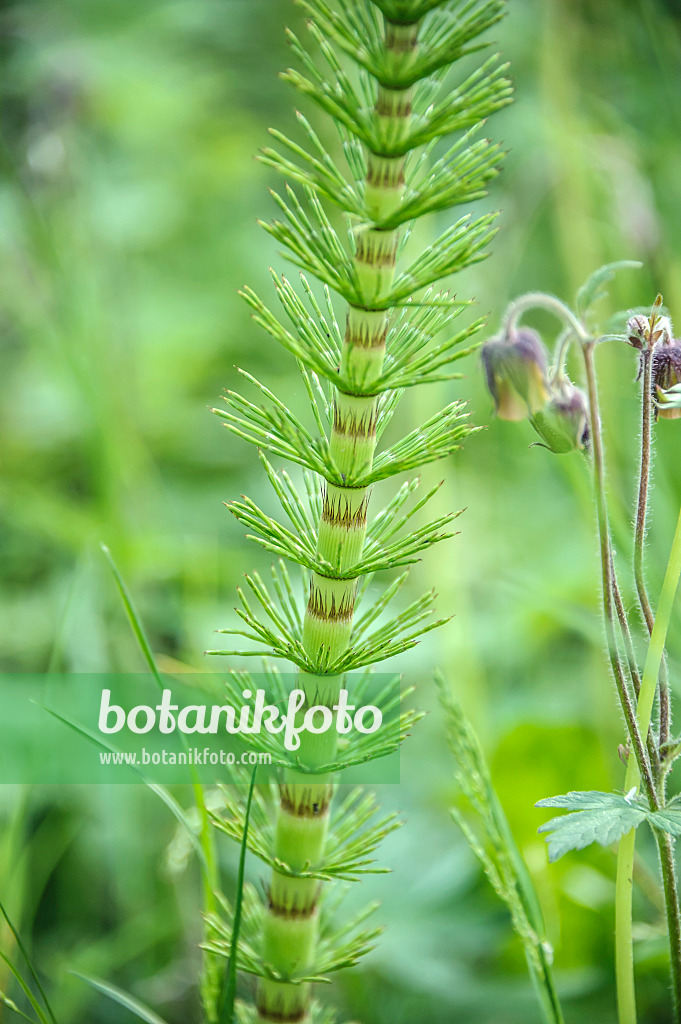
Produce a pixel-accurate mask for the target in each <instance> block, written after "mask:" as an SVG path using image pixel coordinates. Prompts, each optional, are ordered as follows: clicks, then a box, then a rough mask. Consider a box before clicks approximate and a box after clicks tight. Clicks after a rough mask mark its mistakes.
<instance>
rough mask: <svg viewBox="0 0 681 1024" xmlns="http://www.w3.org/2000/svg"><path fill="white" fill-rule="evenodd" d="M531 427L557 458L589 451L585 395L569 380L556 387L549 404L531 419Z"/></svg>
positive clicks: (587, 414)
mask: <svg viewBox="0 0 681 1024" xmlns="http://www.w3.org/2000/svg"><path fill="white" fill-rule="evenodd" d="M530 423H531V424H532V426H533V427H534V429H535V430H536V431H537V433H538V434H539V436H540V437H541V439H542V441H543V443H544V445H545V446H546V447H547V448H548V449H549V451H552V452H553V453H554V455H567V454H568V453H569V452H576V451H581V450H583V449H584V448H587V447H588V444H589V411H588V406H587V401H586V395H585V394H584V392H583V391H582V390H581V389H580V388H577V387H575V386H574V384H571V383H570V381H569V380H563V381H561V382H560V383H559V384H557V385H556V386H555V387H554V389H553V390H552V394H551V398H550V400H549V402H548V404H547V405H546V407H545V408H544V409H540V410H539V412H537V413H535V414H534V416H532V417H531V418H530Z"/></svg>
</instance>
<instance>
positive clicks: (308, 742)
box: [257, 24, 418, 1024]
mask: <svg viewBox="0 0 681 1024" xmlns="http://www.w3.org/2000/svg"><path fill="white" fill-rule="evenodd" d="M417 34H418V26H417V25H410V26H392V25H390V24H387V25H386V35H385V40H386V42H385V45H386V49H387V50H388V52H389V53H390V54H391V55H392V56H393V59H394V60H395V61H404V60H408V59H409V57H410V55H411V54H412V53H413V52H415V48H416V45H417V43H416V41H417ZM410 113H411V91H410V90H407V91H403V92H399V91H389V90H383V89H380V88H379V92H378V97H377V101H376V108H375V116H376V117H378V118H381V119H383V120H385V121H386V124H387V125H388V127H389V130H390V132H391V135H392V137H400V134H401V133H404V132H406V131H407V130H408V123H409V117H410ZM403 192H404V158H403V157H400V158H385V157H382V156H380V155H375V154H369V156H368V171H367V180H366V193H365V194H366V203H367V208H368V211H369V215H370V217H371V220H372V222H373V223H376V222H378V221H380V220H381V219H382V218H384V217H385V216H386V215H387V214H388V213H391V212H392V211H394V210H395V209H396V208H397V207H399V205H400V203H401V201H402V196H403ZM398 241H399V238H398V232H397V231H382V230H380V229H378V228H375V227H374V226H373V224H369V225H368V226H363V227H361V228H360V229H359V230H358V232H357V234H356V237H355V245H356V253H355V269H356V273H357V280H358V282H359V285H360V289H361V293H362V296H363V297H364V305H363V306H361V307H359V306H357V307H355V306H351V307H350V308H349V309H348V314H347V324H346V331H345V337H344V341H343V349H342V354H341V370H342V372H343V374H344V376H345V378H346V379H350V380H352V381H355V382H356V386H357V392H358V393H357V394H349V393H345V392H342V391H338V390H337V391H336V392H335V395H334V400H333V422H332V425H331V437H330V447H331V454H332V456H333V459H334V462H335V464H336V466H337V468H338V470H339V472H340V473H341V475H342V476H343V477H345V476H348V475H349V474H353V475H354V476H356V475H357V474H358V473H360V472H361V471H367V470H370V469H371V466H372V463H373V458H374V451H375V448H376V428H377V420H378V415H379V397H378V395H367V394H366V392H367V391H370V390H371V386H372V384H373V382H374V381H375V380H377V378H378V377H379V376H380V374H381V372H382V369H383V362H384V358H385V342H386V336H387V333H388V320H389V316H390V312H389V311H387V310H383V309H376V308H373V307H375V306H380V305H381V304H382V302H383V297H384V296H385V294H386V292H387V291H388V290H389V288H390V286H391V284H392V281H393V277H394V274H395V263H396V259H397V245H398ZM362 392H363V393H362ZM368 503H369V489H368V488H366V487H344V486H340V485H339V484H338V483H330V482H328V481H324V482H323V486H322V514H321V521H320V526H319V534H318V538H317V553H318V554H319V555H320V556H321V557H322V558H323V559H324V560H325V561H327V562H329V563H330V564H332V565H334V566H337V568H338V572H339V573H343V574H345V573H347V572H348V571H351V569H352V566H353V565H355V564H356V563H357V562H358V561H359V559H360V558H361V555H362V551H363V548H364V541H365V537H366V525H367V507H368ZM356 594H357V579H344V578H340V577H334V576H324V575H321V574H320V573H314V574H313V576H312V580H311V583H310V596H309V601H308V605H307V609H306V613H305V619H304V624H303V644H304V646H305V649H306V651H307V653H308V655H309V656H310V658H311V660H313V661H317V662H321V663H322V664H323V663H324V662H325V661H326V662H327V663H331V662H333V661H334V660H336V659H337V658H338V657H339V656H340V655H342V654H343V652H344V651H346V650H347V648H348V646H349V644H350V637H351V634H352V621H353V614H354V609H355V600H356ZM342 681H343V679H342V677H341V676H329V675H310V674H308V673H304V672H301V674H300V676H299V686H300V688H301V689H302V690H304V692H305V696H306V702H305V704H304V705H303V708H302V709H301V712H300V714H301V715H302V714H304V712H305V709H306V707H309V706H312V705H323V706H325V707H327V708H333V705H334V704H336V703H337V702H338V697H339V692H340V689H341V686H342ZM298 755H299V757H300V761H301V763H303V764H305V765H306V766H315V765H318V766H321V765H324V764H329V763H332V762H333V761H335V759H336V736H335V733H334V732H333V731H331V730H329V731H328V732H324V733H320V734H317V735H314V734H309V733H307V732H305V733H302V734H301V746H300V750H299V751H298ZM331 799H332V779H331V778H330V776H328V775H319V774H316V775H315V774H309V773H304V772H302V771H297V772H294V771H289V772H287V774H286V777H285V779H284V782H283V784H282V786H281V802H280V806H279V810H278V815H277V825H276V838H275V849H274V853H275V856H276V857H277V858H278V859H280V860H281V861H283V862H284V863H286V864H287V865H288V866H289V868H290V869H292V870H293V871H294V872H296V871H297V872H302V871H304V870H305V869H307V868H309V867H310V866H311V865H315V864H318V863H319V862H320V860H321V859H322V856H323V852H324V847H325V842H326V836H327V831H328V822H329V814H330V807H331ZM320 889H321V883H320V882H319V881H317V880H316V879H311V878H300V877H295V875H294V876H293V877H292V876H291V875H290V874H283V873H281V872H278V871H276V870H273V872H272V878H271V882H270V890H269V900H268V906H267V908H266V914H265V922H264V950H263V959H264V961H265V962H266V963H267V964H268V965H269V966H270V967H271V968H273V969H274V971H276V973H277V974H278V975H279V976H280V977H281V979H282V980H276V981H275V980H268V979H263V980H262V981H261V982H260V985H259V988H258V995H257V1009H258V1019H259V1020H260V1021H261V1022H270V1024H272V1022H278V1024H286V1022H295V1021H301V1022H305V1021H307V1020H308V1019H309V1010H310V985H309V984H308V983H306V982H302V983H297V982H295V981H294V980H292V981H289V980H287V979H289V978H290V979H295V978H296V977H300V976H301V975H304V974H305V973H307V972H309V971H310V969H311V968H312V966H313V964H314V954H315V950H316V946H317V941H318V933H319V919H318V918H319V915H318V907H319V898H320Z"/></svg>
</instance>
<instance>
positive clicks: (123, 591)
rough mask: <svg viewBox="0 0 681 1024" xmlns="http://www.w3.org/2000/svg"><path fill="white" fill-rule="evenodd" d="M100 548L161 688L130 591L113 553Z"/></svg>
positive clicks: (158, 675) (158, 674)
mask: <svg viewBox="0 0 681 1024" xmlns="http://www.w3.org/2000/svg"><path fill="white" fill-rule="evenodd" d="M100 548H101V549H102V554H103V555H104V557H105V558H106V560H107V562H108V564H109V568H110V569H111V572H112V573H113V576H114V579H115V580H116V585H117V587H118V590H119V593H120V595H121V600H122V601H123V604H124V605H125V610H126V612H127V613H128V618H129V620H130V625H131V626H132V631H133V633H134V634H135V636H136V637H137V642H138V644H139V645H140V650H141V651H142V654H143V655H144V659H145V661H146V663H147V665H148V666H149V669H150V671H151V672H152V673H153V675H154V677H155V678H156V682H157V683H158V685H159V686H160V687H161V689H163V686H164V683H163V678H162V676H161V673H160V672H159V670H158V665H157V664H156V659H155V658H154V653H153V651H152V649H151V645H150V643H149V640H148V639H147V634H146V632H145V630H144V626H143V625H142V620H141V619H140V617H139V615H138V614H137V610H136V608H135V605H134V604H133V600H132V597H131V595H130V591H129V590H128V588H127V586H126V584H125V580H124V579H123V577H122V576H121V574H120V572H119V570H118V566H117V565H116V563H115V562H114V559H113V555H112V554H111V552H110V551H109V549H108V547H107V546H106V544H100Z"/></svg>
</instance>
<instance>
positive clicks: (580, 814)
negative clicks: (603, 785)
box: [536, 790, 648, 861]
mask: <svg viewBox="0 0 681 1024" xmlns="http://www.w3.org/2000/svg"><path fill="white" fill-rule="evenodd" d="M536 806H537V807H562V808H565V809H566V810H568V811H571V813H570V814H564V815H563V816H562V817H560V818H552V819H551V821H547V822H546V823H545V824H544V825H541V826H540V827H539V829H538V831H539V832H543V833H548V834H547V837H546V841H547V843H548V847H549V860H550V861H556V860H558V859H559V858H560V857H562V856H563V855H564V854H566V853H568V852H569V851H570V850H583V849H584V847H585V846H590V845H591V844H592V843H600V845H601V846H609V845H610V843H614V842H616V841H617V840H618V839H621V838H622V836H623V835H625V834H626V833H627V832H630V831H631V829H632V828H636V827H637V826H638V825H640V824H641V822H642V821H645V819H646V817H647V814H648V812H647V808H645V807H643V806H641V804H639V803H637V802H634V800H633V799H631V798H630V797H625V796H621V795H619V794H617V793H600V792H598V791H597V790H590V791H588V792H572V793H567V794H565V795H564V796H553V797H548V798H547V799H545V800H539V801H538V802H537V804H536Z"/></svg>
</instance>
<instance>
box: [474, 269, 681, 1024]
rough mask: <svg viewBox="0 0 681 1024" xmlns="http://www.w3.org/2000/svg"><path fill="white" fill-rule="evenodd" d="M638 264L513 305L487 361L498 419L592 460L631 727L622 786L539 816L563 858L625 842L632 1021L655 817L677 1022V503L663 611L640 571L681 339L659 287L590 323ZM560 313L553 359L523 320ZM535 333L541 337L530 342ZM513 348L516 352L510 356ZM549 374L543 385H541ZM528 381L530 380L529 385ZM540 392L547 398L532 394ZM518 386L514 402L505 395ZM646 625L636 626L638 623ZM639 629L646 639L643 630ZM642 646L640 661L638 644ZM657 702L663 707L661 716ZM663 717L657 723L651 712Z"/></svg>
mask: <svg viewBox="0 0 681 1024" xmlns="http://www.w3.org/2000/svg"><path fill="white" fill-rule="evenodd" d="M635 266H639V264H632V263H628V262H622V263H617V264H610V265H608V266H605V267H601V268H600V269H599V270H597V271H596V272H595V273H594V274H593V275H592V277H591V278H590V279H589V280H588V281H587V282H586V284H585V285H584V286H583V287H582V288H581V289H580V291H579V293H578V295H577V299H576V303H575V309H571V308H570V307H569V306H567V305H566V304H565V303H563V302H562V301H560V300H559V299H557V298H555V297H554V296H552V295H545V294H544V293H540V292H532V293H529V294H527V295H524V296H521V297H520V298H519V299H517V300H516V301H515V302H513V303H511V305H510V306H509V308H508V310H507V312H506V314H505V317H504V320H503V326H502V331H501V335H500V337H498V338H496V339H493V340H492V341H490V342H488V343H487V344H486V345H485V346H484V347H483V363H484V367H485V371H486V375H487V380H488V384H489V386H490V391H491V393H492V396H493V398H494V400H495V403H496V407H497V413H498V415H499V416H500V417H501V418H505V419H511V418H512V419H519V418H522V417H520V416H517V415H515V414H516V413H517V412H518V410H519V409H520V408H521V407H522V408H523V411H524V416H525V417H526V418H527V419H528V420H529V422H530V423H531V425H532V426H533V427H534V429H535V430H536V431H537V433H538V434H539V435H540V436H541V438H542V443H543V445H544V447H546V448H549V450H551V451H553V452H554V453H556V454H566V453H568V452H576V451H581V452H582V453H583V454H585V455H586V456H587V458H588V459H589V463H590V467H591V470H592V474H593V481H594V497H595V506H596V525H597V532H598V546H599V555H600V563H601V579H602V613H603V625H604V633H605V638H606V645H607V653H608V660H609V664H610V669H611V673H612V678H613V681H614V683H615V686H616V690H617V695H618V698H619V702H620V707H621V711H622V717H623V720H624V726H625V742H624V743H622V744H621V746H620V749H619V753H620V757H621V759H622V760H623V761H624V763H625V764H626V772H625V776H624V785H623V789H622V792H620V793H602V792H598V791H587V792H571V793H567V794H565V795H562V796H555V797H550V798H548V799H545V800H540V801H539V803H538V805H537V806H539V807H551V808H556V807H558V808H563V809H566V810H568V811H569V812H570V813H568V814H565V815H562V816H561V817H557V818H553V819H552V820H551V821H549V822H547V823H546V824H544V825H542V826H541V828H540V830H539V831H540V832H545V833H546V834H547V840H548V845H549V857H550V859H551V860H557V859H558V858H559V857H561V856H563V854H565V853H567V852H568V851H570V850H581V849H583V848H584V847H586V846H588V845H589V844H591V843H593V842H598V843H600V844H602V845H604V846H605V845H608V844H610V843H613V842H618V849H617V875H616V892H615V971H616V984H617V1010H618V1021H619V1024H636V1021H637V1009H636V988H635V975H634V957H633V927H632V925H633V922H632V895H633V881H634V847H635V842H636V836H637V830H638V827H639V826H640V825H643V824H645V823H647V824H648V825H649V826H650V827H651V829H652V832H653V836H654V838H655V841H656V844H657V849H658V855H659V865H660V873H661V880H662V890H663V899H664V907H665V915H666V926H667V932H668V937H669V947H670V969H671V982H672V1000H673V1016H672V1017H670V1018H669V1019H670V1020H672V1019H673V1020H674V1021H675V1022H677V1024H678V1022H680V1021H681V909H680V908H679V893H678V881H677V874H676V865H675V859H674V842H675V838H676V837H677V836H679V835H681V802H680V800H679V796H678V795H677V796H675V797H671V798H670V797H669V795H668V793H667V786H668V778H669V773H670V769H671V768H672V765H673V764H674V762H675V761H676V759H677V758H678V757H679V755H680V754H681V742H680V741H679V738H678V737H672V736H671V732H670V730H671V712H670V700H669V684H668V672H667V665H666V655H665V644H666V638H667V632H668V629H669V623H670V618H671V612H672V605H673V602H674V597H675V594H676V591H677V588H678V584H679V578H680V577H681V512H679V517H678V522H677V527H676V532H675V536H674V540H673V543H672V548H671V553H670V557H669V561H668V564H667V567H666V571H665V575H664V582H663V585H662V589H661V592H660V596H659V600H658V602H657V608H656V609H655V610H653V604H652V602H651V600H650V598H649V596H648V590H647V585H646V580H645V574H644V564H645V549H646V543H645V542H646V528H647V518H648V492H649V478H650V467H651V462H652V456H653V447H654V432H653V429H652V428H653V423H654V421H655V420H656V419H657V418H658V417H662V418H670V419H675V418H677V417H678V410H679V408H681V397H680V395H679V390H680V389H679V386H678V381H679V369H680V368H681V356H680V353H681V342H679V340H678V339H674V337H673V328H672V325H671V321H670V319H669V318H668V317H667V316H663V315H662V298H661V296H659V295H658V297H657V299H656V300H655V302H654V304H653V307H652V310H651V311H650V312H649V313H646V315H644V314H643V313H642V312H640V311H638V312H634V315H630V314H629V315H624V316H621V315H620V316H619V317H618V318H617V320H619V323H617V324H616V326H615V328H614V331H613V330H611V331H603V332H598V331H595V330H594V329H593V327H592V326H591V318H592V306H593V304H594V303H595V302H596V300H597V299H599V298H602V297H603V295H604V286H605V285H606V283H607V282H608V281H609V280H610V279H611V278H612V276H613V274H614V273H615V271H616V270H618V269H622V268H626V267H635ZM533 309H543V310H548V311H549V312H551V313H553V314H555V315H556V316H557V317H558V319H559V320H560V321H562V324H563V331H562V333H561V334H560V336H559V338H558V341H557V344H556V349H555V353H554V356H553V360H552V362H553V366H552V367H551V368H549V366H548V363H549V357H548V353H547V352H546V350H545V349H544V347H543V344H542V342H541V340H540V339H539V337H538V336H537V335H536V334H535V332H533V331H530V330H528V329H527V328H524V327H519V321H520V319H521V317H522V316H523V315H524V314H525V313H526V312H527V311H530V310H533ZM528 336H531V337H532V338H533V343H532V344H531V345H530V344H528ZM608 341H620V342H627V343H628V344H629V345H631V346H632V347H633V348H634V349H636V350H637V351H638V353H639V374H638V379H639V380H640V381H641V447H640V456H639V460H638V463H639V473H638V487H637V495H636V502H635V514H634V529H633V536H632V544H631V548H632V554H633V558H632V573H631V575H632V578H633V582H634V585H635V592H636V595H637V598H638V606H639V607H638V612H639V615H640V621H638V619H637V617H636V616H632V614H631V612H630V611H629V610H628V609H627V602H626V600H625V598H624V597H623V591H622V586H621V584H620V572H621V566H619V565H618V564H617V562H616V558H615V552H614V550H613V542H612V531H611V526H610V518H609V510H608V500H607V489H606V464H605V454H604V445H603V436H602V427H601V418H600V411H599V401H598V381H597V374H596V361H595V352H596V350H597V346H599V345H601V344H602V343H604V342H608ZM573 345H574V346H575V347H576V348H577V349H578V350H579V352H580V354H581V359H582V365H583V375H584V380H585V386H586V394H585V393H584V392H582V391H581V389H579V388H577V387H575V385H573V384H572V382H571V381H570V380H569V378H568V376H567V373H566V368H565V364H566V358H567V353H568V350H569V348H570V347H571V346H573ZM509 351H511V352H512V353H513V356H512V357H511V356H510V355H509ZM537 381H541V388H539V387H537ZM530 384H532V387H530ZM540 392H543V398H542V400H538V401H537V403H536V405H535V404H534V401H535V399H536V397H537V395H538V394H539V393H540ZM509 393H510V394H512V397H513V402H512V403H510V402H509V401H508V394H509ZM639 627H640V628H639ZM641 633H642V634H643V636H642V638H641V637H640V636H639V634H641ZM641 639H642V640H643V642H644V643H645V657H644V658H643V660H642V662H639V659H638V657H637V650H636V642H637V640H641ZM656 705H657V710H656V716H654V711H655V706H656ZM654 717H656V721H654Z"/></svg>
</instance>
